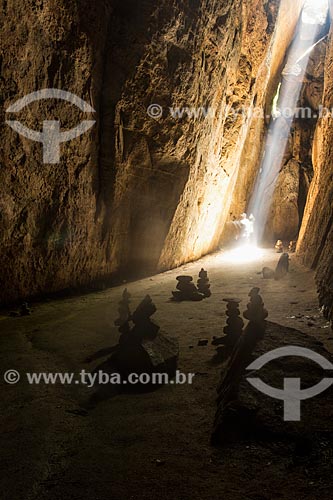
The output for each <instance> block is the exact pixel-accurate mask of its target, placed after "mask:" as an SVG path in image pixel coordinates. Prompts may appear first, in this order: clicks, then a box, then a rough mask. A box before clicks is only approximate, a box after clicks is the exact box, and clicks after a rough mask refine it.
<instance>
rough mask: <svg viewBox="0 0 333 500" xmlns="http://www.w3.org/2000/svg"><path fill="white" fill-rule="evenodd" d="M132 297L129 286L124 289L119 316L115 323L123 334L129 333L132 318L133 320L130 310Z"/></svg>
mask: <svg viewBox="0 0 333 500" xmlns="http://www.w3.org/2000/svg"><path fill="white" fill-rule="evenodd" d="M130 298H131V294H130V293H128V291H127V288H125V290H124V291H123V295H122V298H121V301H120V302H119V306H118V313H119V318H118V319H116V321H115V322H114V324H115V325H116V326H118V327H119V332H120V333H121V334H128V333H129V331H130V324H129V322H130V320H131V311H130V307H129V304H130Z"/></svg>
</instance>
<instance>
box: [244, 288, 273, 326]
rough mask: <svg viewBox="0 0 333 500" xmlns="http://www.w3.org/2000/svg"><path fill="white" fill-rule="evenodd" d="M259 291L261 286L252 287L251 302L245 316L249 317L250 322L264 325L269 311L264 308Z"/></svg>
mask: <svg viewBox="0 0 333 500" xmlns="http://www.w3.org/2000/svg"><path fill="white" fill-rule="evenodd" d="M259 292H260V288H257V287H255V288H252V290H251V291H250V293H249V297H250V302H249V303H248V304H247V309H246V311H244V313H243V316H244V318H245V319H248V320H249V321H250V323H254V324H256V325H262V326H264V322H265V319H266V318H267V316H268V312H267V310H266V309H265V308H264V303H263V300H262V298H261V296H260V295H259Z"/></svg>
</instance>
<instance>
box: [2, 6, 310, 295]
mask: <svg viewBox="0 0 333 500" xmlns="http://www.w3.org/2000/svg"><path fill="white" fill-rule="evenodd" d="M280 3H281V11H280V18H279V21H278V22H276V21H277V16H278V5H279V4H280ZM301 4H302V1H301V0H298V1H296V2H295V1H294V0H293V1H292V0H283V1H282V2H280V1H278V0H274V1H272V0H270V1H267V0H247V1H246V2H244V1H241V0H226V1H223V2H220V1H217V0H183V1H174V0H161V1H159V2H156V1H153V0H142V1H140V2H137V1H136V0H95V1H94V2H93V1H92V0H80V1H79V0H66V1H65V0H57V1H56V0H26V1H25V2H21V1H16V2H14V0H2V1H1V2H0V16H1V17H0V23H1V32H2V35H3V41H2V49H3V50H2V56H1V59H0V66H1V80H0V90H1V92H0V96H1V97H0V99H1V132H2V137H3V142H2V147H1V156H0V182H1V193H0V214H1V217H0V245H1V254H0V266H1V269H2V273H1V279H2V287H1V292H0V300H1V301H2V302H10V301H13V300H16V299H20V298H23V297H27V296H32V295H38V294H43V293H47V292H54V291H58V290H62V289H66V288H70V287H80V286H86V285H91V284H92V283H98V284H99V285H101V284H102V283H110V282H111V280H112V279H115V278H117V276H120V277H122V278H126V277H127V275H128V273H131V274H132V275H138V274H143V273H145V274H147V273H150V272H155V271H157V270H163V269H167V268H170V267H174V266H177V265H179V264H181V263H183V262H186V261H188V260H191V259H195V258H198V257H200V256H201V255H203V254H205V253H207V252H209V251H211V250H213V249H215V248H216V246H217V245H218V242H219V238H220V233H221V230H222V228H223V226H224V223H225V220H226V218H227V216H228V213H229V210H230V204H231V201H232V196H233V193H235V197H236V198H235V199H238V198H239V199H243V198H244V195H243V194H242V193H243V191H244V190H245V191H248V190H249V189H250V186H251V182H252V179H253V174H254V173H255V169H256V168H257V163H256V158H257V152H258V151H259V145H260V133H261V132H260V130H262V129H263V121H261V122H260V123H258V122H256V119H255V118H251V117H249V116H246V117H245V119H244V116H243V114H242V110H243V109H247V110H249V109H251V108H252V107H253V106H254V105H256V106H264V104H265V103H266V102H267V93H268V94H269V93H270V92H271V90H270V86H271V87H272V88H274V85H273V86H272V81H273V80H274V78H276V72H277V68H279V67H280V66H281V62H282V59H283V50H284V48H285V47H287V46H288V44H289V43H290V39H291V36H292V33H293V28H294V25H295V23H296V22H297V18H298V15H299V10H300V6H301ZM42 88H60V89H63V90H67V91H70V92H72V93H74V94H76V95H78V96H79V97H81V98H83V99H84V100H86V101H87V102H88V103H90V104H91V106H93V108H94V109H95V110H96V114H95V115H94V117H95V119H96V125H95V126H94V127H93V128H92V129H91V130H90V131H89V132H88V133H86V134H84V135H81V136H80V137H79V138H76V139H74V140H73V141H71V142H68V143H65V144H62V146H61V161H60V163H58V164H56V165H50V164H43V160H42V149H43V148H42V145H41V144H40V143H36V142H32V141H31V140H28V139H25V138H23V137H21V136H19V135H18V134H17V133H16V132H14V131H13V130H11V129H10V128H9V127H8V126H7V125H5V124H4V120H5V119H6V118H7V119H8V114H6V113H5V110H6V109H7V107H8V106H9V105H10V104H12V103H13V102H15V101H16V100H17V99H18V98H21V97H23V96H24V95H26V94H28V93H30V92H33V91H36V90H40V89H42ZM151 104H158V105H159V106H161V107H162V108H163V112H162V116H161V117H160V118H157V117H155V118H151V117H150V116H148V114H147V107H148V106H150V105H151ZM175 106H180V107H184V106H185V107H187V108H189V111H187V112H190V113H191V112H192V111H191V110H192V109H194V108H195V109H197V108H198V107H199V108H200V107H203V108H205V109H204V110H202V112H201V115H200V116H198V115H196V116H195V117H193V116H192V117H188V116H187V114H186V113H187V112H185V115H184V116H182V117H181V116H178V117H177V116H176V117H174V116H172V114H171V113H170V110H169V108H170V107H175ZM207 108H209V112H208V114H207V113H206V112H207ZM157 109H161V108H157ZM155 111H156V108H155ZM56 117H57V118H58V119H59V120H60V121H61V125H62V127H63V128H64V129H69V128H72V127H73V126H75V125H77V123H78V121H80V120H82V119H86V116H85V113H82V112H79V111H78V110H77V109H74V107H73V106H72V105H70V104H68V103H65V104H64V103H63V102H60V103H58V104H55V103H54V102H46V101H40V102H39V103H34V104H30V105H29V107H28V108H27V109H26V110H22V111H21V112H20V113H19V114H18V116H16V119H20V121H21V122H22V123H24V124H26V125H27V126H29V127H31V128H34V129H36V130H38V129H39V130H41V128H42V126H43V125H42V123H43V120H47V119H48V120H50V119H53V120H54V119H56ZM10 118H11V119H13V117H12V116H11V117H10ZM258 131H259V133H258ZM252 141H253V144H252ZM249 154H250V155H252V159H251V161H250V162H249V166H248V167H247V169H246V175H247V179H248V182H245V184H244V190H243V189H240V192H241V194H239V193H238V194H237V189H238V188H237V186H238V184H237V178H238V179H239V178H240V177H241V176H242V171H240V170H239V165H243V166H244V167H242V168H245V165H246V162H245V158H246V157H247V156H248V155H249ZM243 172H244V170H243ZM235 186H236V192H235ZM237 197H238V198H237Z"/></svg>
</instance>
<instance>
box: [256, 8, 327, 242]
mask: <svg viewBox="0 0 333 500" xmlns="http://www.w3.org/2000/svg"><path fill="white" fill-rule="evenodd" d="M327 10H328V3H327V0H307V1H306V2H305V5H304V9H303V12H302V18H301V21H300V23H299V28H298V31H297V33H296V35H295V38H294V41H293V43H292V45H291V48H290V50H289V54H288V59H287V63H286V66H285V68H284V70H283V72H282V75H283V79H282V83H281V87H280V91H279V98H278V102H277V117H276V119H275V120H271V123H270V126H269V129H268V134H267V138H266V144H265V150H264V156H263V159H262V162H261V165H260V169H259V173H258V175H257V179H256V183H255V187H254V191H253V193H252V197H251V200H250V203H249V207H248V213H253V215H254V216H255V219H256V224H255V234H254V236H255V241H256V242H261V241H262V237H263V235H264V231H265V225H266V222H267V218H268V214H269V210H270V206H271V202H272V199H273V195H274V191H275V186H276V181H277V178H278V175H279V172H280V169H281V166H282V161H283V156H284V153H285V150H286V146H287V143H288V138H289V134H290V128H291V125H292V122H293V118H294V115H295V112H296V107H297V103H298V100H299V96H300V92H301V89H302V85H303V79H304V74H305V71H306V68H307V65H308V62H309V57H310V53H311V50H309V49H310V48H311V47H312V46H313V45H314V43H315V40H316V36H317V34H318V32H319V30H320V29H321V28H322V25H323V24H324V23H325V20H326V16H327Z"/></svg>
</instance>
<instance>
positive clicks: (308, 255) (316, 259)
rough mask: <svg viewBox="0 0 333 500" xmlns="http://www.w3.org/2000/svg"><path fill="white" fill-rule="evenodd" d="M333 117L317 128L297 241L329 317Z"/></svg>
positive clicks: (328, 94)
mask: <svg viewBox="0 0 333 500" xmlns="http://www.w3.org/2000/svg"><path fill="white" fill-rule="evenodd" d="M325 68H326V71H325V84H324V97H323V106H324V107H325V108H327V109H332V107H333V77H332V71H333V39H332V28H331V32H330V37H329V41H328V50H327V55H326V61H325ZM332 144H333V120H332V117H331V116H329V115H326V116H323V117H322V118H321V119H320V120H319V121H318V125H317V129H316V134H315V139H314V145H313V166H314V178H313V180H312V183H311V185H310V190H309V196H308V199H307V204H306V207H305V214H304V218H303V223H302V227H301V231H300V237H299V242H298V248H297V251H298V254H299V256H300V257H301V259H302V261H303V262H304V263H305V264H306V265H307V266H309V267H313V268H317V283H318V288H319V298H320V303H321V305H322V306H324V308H325V313H326V315H327V317H329V318H330V319H332V317H333V259H332V248H333V182H332V181H333V161H332V155H333V151H332Z"/></svg>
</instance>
